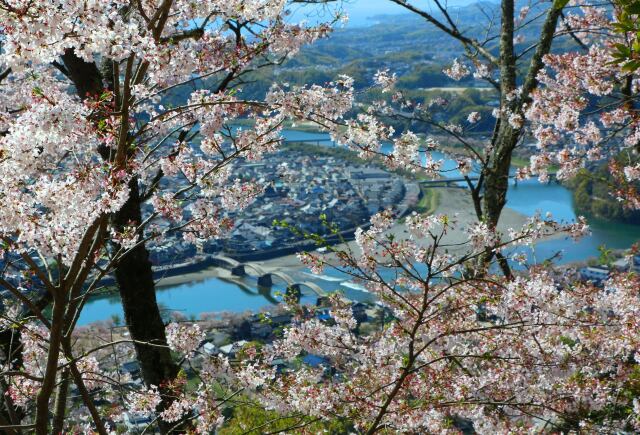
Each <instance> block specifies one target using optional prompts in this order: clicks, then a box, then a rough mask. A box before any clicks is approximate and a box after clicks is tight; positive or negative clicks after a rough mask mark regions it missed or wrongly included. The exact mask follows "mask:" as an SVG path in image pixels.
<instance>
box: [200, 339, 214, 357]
mask: <svg viewBox="0 0 640 435" xmlns="http://www.w3.org/2000/svg"><path fill="white" fill-rule="evenodd" d="M202 350H203V351H204V352H205V353H206V354H208V355H215V354H217V353H218V348H217V347H216V345H215V344H213V343H211V342H206V343H205V344H204V346H202Z"/></svg>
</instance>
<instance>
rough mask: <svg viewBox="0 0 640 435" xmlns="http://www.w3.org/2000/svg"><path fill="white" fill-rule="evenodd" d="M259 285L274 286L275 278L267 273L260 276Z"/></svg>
mask: <svg viewBox="0 0 640 435" xmlns="http://www.w3.org/2000/svg"><path fill="white" fill-rule="evenodd" d="M258 285H259V286H262V287H272V286H273V279H272V278H271V274H270V273H267V274H264V275H261V276H259V277H258Z"/></svg>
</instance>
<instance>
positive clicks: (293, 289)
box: [286, 284, 302, 303]
mask: <svg viewBox="0 0 640 435" xmlns="http://www.w3.org/2000/svg"><path fill="white" fill-rule="evenodd" d="M286 295H287V299H293V300H294V301H295V302H296V303H299V302H300V298H301V297H302V291H301V290H300V284H291V285H290V286H287V292H286Z"/></svg>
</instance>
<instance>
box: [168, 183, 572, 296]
mask: <svg viewBox="0 0 640 435" xmlns="http://www.w3.org/2000/svg"><path fill="white" fill-rule="evenodd" d="M434 189H436V188H434ZM437 189H438V197H439V203H438V205H437V207H436V209H435V213H438V214H447V215H449V216H454V215H457V216H456V221H457V222H458V225H457V228H456V229H455V230H453V231H449V233H448V234H447V236H446V237H445V239H444V243H447V244H451V245H455V244H460V243H463V242H465V241H466V240H467V235H466V234H465V232H464V231H463V229H464V228H466V227H468V226H470V225H473V224H475V223H476V222H477V219H476V216H475V213H474V212H473V204H472V203H471V198H470V197H469V192H468V191H467V190H466V189H461V188H437ZM527 220H528V217H527V216H525V215H524V214H522V213H518V212H516V211H514V210H512V209H509V208H505V210H504V212H503V213H502V216H501V219H500V224H499V226H498V229H499V230H500V231H502V232H505V233H506V232H507V230H508V229H509V228H521V227H522V226H523V225H524V224H525V223H526V221H527ZM388 234H393V235H394V236H395V237H397V238H402V237H406V235H407V234H408V230H407V227H406V225H405V224H404V223H402V222H398V223H396V224H394V225H393V226H392V227H391V228H390V229H389V231H388ZM553 237H561V236H558V235H556V236H551V238H553ZM336 249H338V250H349V249H350V250H352V251H354V252H357V244H356V243H355V241H349V242H347V243H343V244H340V245H336ZM459 249H463V248H459ZM450 251H453V249H451V250H450ZM329 259H331V258H330V257H329ZM252 263H254V264H256V265H258V266H259V267H260V268H261V269H264V271H265V272H269V273H270V272H276V271H280V272H291V271H300V270H302V269H304V266H303V265H302V264H301V263H300V261H299V260H298V258H297V256H296V255H293V254H292V255H285V256H281V257H276V258H271V259H268V260H262V261H255V262H252ZM209 278H222V279H227V280H234V281H238V282H241V281H240V280H238V279H237V278H234V277H233V276H232V275H231V273H230V272H229V271H228V270H226V269H221V268H218V267H210V268H206V269H203V270H201V271H199V272H195V273H188V274H184V275H179V276H171V277H167V278H163V279H161V280H159V281H158V286H159V287H171V286H176V285H181V284H187V283H191V282H194V283H195V282H201V281H205V280H207V279H209Z"/></svg>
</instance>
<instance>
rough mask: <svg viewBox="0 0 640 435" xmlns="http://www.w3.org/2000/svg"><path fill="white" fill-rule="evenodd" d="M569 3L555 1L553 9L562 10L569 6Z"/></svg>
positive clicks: (563, 0)
mask: <svg viewBox="0 0 640 435" xmlns="http://www.w3.org/2000/svg"><path fill="white" fill-rule="evenodd" d="M567 3H569V0H554V2H553V8H554V9H562V8H564V7H565V6H566V5H567Z"/></svg>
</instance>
